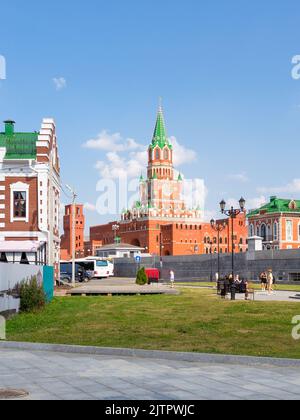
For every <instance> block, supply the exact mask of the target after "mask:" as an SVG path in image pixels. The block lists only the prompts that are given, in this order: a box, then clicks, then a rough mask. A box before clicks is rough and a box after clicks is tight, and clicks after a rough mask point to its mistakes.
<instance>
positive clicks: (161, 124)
mask: <svg viewBox="0 0 300 420" xmlns="http://www.w3.org/2000/svg"><path fill="white" fill-rule="evenodd" d="M156 146H158V147H160V148H161V149H163V148H164V147H165V146H168V147H169V149H172V145H171V144H170V143H169V140H168V138H167V133H166V126H165V120H164V114H163V110H162V107H160V108H159V111H158V115H157V120H156V126H155V130H154V134H153V139H152V144H151V147H152V148H153V149H154V148H155V147H156Z"/></svg>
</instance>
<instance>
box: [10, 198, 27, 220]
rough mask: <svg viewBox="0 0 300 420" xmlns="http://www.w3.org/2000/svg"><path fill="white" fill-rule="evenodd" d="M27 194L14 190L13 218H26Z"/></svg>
mask: <svg viewBox="0 0 300 420" xmlns="http://www.w3.org/2000/svg"><path fill="white" fill-rule="evenodd" d="M26 200H27V194H26V192H25V191H14V210H13V211H14V218H15V219H26V217H27V214H26V207H27V203H26Z"/></svg>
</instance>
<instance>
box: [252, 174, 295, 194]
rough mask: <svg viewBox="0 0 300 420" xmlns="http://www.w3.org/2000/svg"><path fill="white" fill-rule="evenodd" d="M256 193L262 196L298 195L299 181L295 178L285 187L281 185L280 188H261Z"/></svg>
mask: <svg viewBox="0 0 300 420" xmlns="http://www.w3.org/2000/svg"><path fill="white" fill-rule="evenodd" d="M258 191H259V192H260V193H262V194H266V193H269V194H280V193H287V194H297V193H300V179H299V178H295V179H293V181H292V182H290V183H288V184H287V185H282V186H280V187H271V188H267V187H261V188H258Z"/></svg>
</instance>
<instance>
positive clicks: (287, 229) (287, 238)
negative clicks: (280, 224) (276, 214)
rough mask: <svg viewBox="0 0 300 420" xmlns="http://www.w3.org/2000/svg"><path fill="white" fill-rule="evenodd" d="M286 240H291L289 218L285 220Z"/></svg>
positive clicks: (291, 226) (290, 222) (291, 223)
mask: <svg viewBox="0 0 300 420" xmlns="http://www.w3.org/2000/svg"><path fill="white" fill-rule="evenodd" d="M286 240H287V241H290V242H292V240H293V222H292V221H291V220H287V222H286Z"/></svg>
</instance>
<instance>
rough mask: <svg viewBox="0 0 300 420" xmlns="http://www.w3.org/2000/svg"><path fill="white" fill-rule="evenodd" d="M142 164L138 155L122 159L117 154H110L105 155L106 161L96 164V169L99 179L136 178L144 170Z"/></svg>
mask: <svg viewBox="0 0 300 420" xmlns="http://www.w3.org/2000/svg"><path fill="white" fill-rule="evenodd" d="M143 163H144V162H141V155H140V154H138V156H136V155H135V154H131V156H129V157H128V156H127V157H122V156H120V155H119V154H118V153H115V152H110V153H107V154H106V161H98V162H97V163H96V169H98V170H99V173H100V175H101V177H102V178H106V179H119V178H125V177H128V178H136V177H138V176H140V175H141V173H142V172H143V171H144V169H145V164H143Z"/></svg>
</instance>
